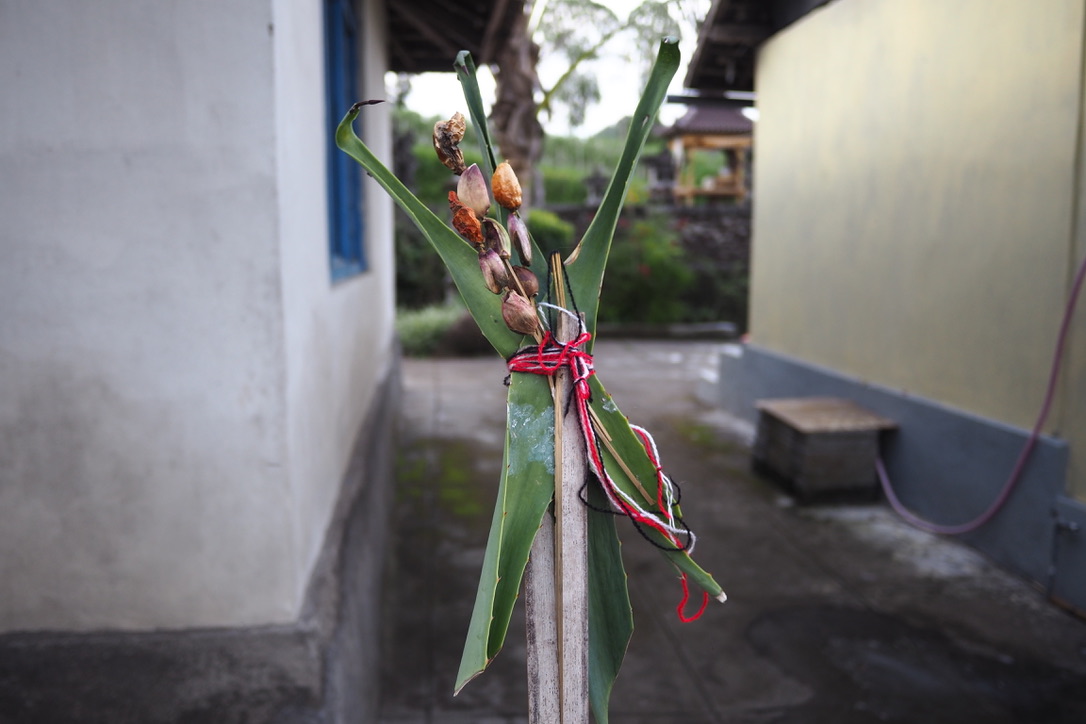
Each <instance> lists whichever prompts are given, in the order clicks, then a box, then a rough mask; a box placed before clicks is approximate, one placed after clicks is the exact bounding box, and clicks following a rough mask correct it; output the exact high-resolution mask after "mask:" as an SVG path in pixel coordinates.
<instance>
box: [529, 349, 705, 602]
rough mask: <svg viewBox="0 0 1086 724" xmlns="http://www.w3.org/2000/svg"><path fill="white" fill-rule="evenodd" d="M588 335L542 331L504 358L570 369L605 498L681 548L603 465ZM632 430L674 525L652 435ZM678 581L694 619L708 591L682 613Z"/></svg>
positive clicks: (545, 370)
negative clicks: (564, 336)
mask: <svg viewBox="0 0 1086 724" xmlns="http://www.w3.org/2000/svg"><path fill="white" fill-rule="evenodd" d="M591 338H592V335H591V334H589V333H588V332H582V333H581V334H579V335H578V336H577V338H576V339H574V340H572V341H571V342H569V343H566V344H563V343H561V342H558V341H557V340H556V339H555V338H554V336H553V335H552V334H551V333H550V332H549V331H548V332H545V333H544V335H543V338H542V339H541V340H540V342H539V344H538V345H535V347H534V349H533V348H532V347H528V348H525V349H523V350H521V351H520V352H518V353H517V354H515V355H513V357H511V358H510V359H509V360H508V366H509V371H510V372H527V373H530V374H537V375H548V376H551V375H554V374H555V373H556V372H558V370H560V369H562V368H568V369H569V370H570V372H571V375H572V377H573V390H574V399H575V400H576V402H577V417H578V420H579V422H580V426H581V432H582V434H583V435H584V442H585V450H586V451H587V453H588V458H589V467H590V468H591V470H592V472H593V473H594V474H595V475H596V478H597V479H598V480H599V481H600V483H601V485H602V486H603V488H604V492H606V493H607V497H608V499H609V500H610V501H611V503H612V505H614V506H615V507H616V508H617V509H618V510H619V512H621V513H622V514H624V515H626V516H627V517H629V518H631V519H633V520H634V521H635V522H636V523H637V524H639V525H644V526H647V527H649V528H652V529H653V530H655V531H656V532H658V533H659V534H660V535H661V536H663V537H664V538H665V539H667V540H668V541H669V542H670V543H672V544H673V545H674V546H675V548H676V549H677V550H681V549H682V548H683V546H682V544H681V543H680V542H679V541H678V539H677V538H676V537H675V535H674V534H673V533H672V532H671V531H670V530H668V529H667V528H666V527H664V525H662V524H661V523H660V521H658V520H656V519H655V518H653V517H652V516H651V515H646V514H644V513H642V512H641V511H640V510H638V509H637V508H635V507H633V506H631V505H630V504H628V503H627V502H626V501H625V500H623V499H622V496H621V495H619V494H618V493H617V490H616V487H615V483H614V481H613V480H611V477H610V476H609V475H608V474H607V471H606V470H605V469H604V465H603V458H602V455H601V454H600V447H599V445H598V443H597V441H596V433H595V429H594V428H593V427H592V419H591V415H590V414H589V407H588V403H589V400H590V399H591V396H592V390H591V387H590V386H589V384H588V378H589V377H591V376H592V375H593V374H595V368H594V366H593V364H592V355H591V354H589V353H588V352H585V351H584V349H583V346H584V345H585V344H586V343H587V342H588V340H590V339H591ZM633 430H634V432H635V434H636V435H637V436H638V438H639V439H640V441H641V444H642V445H643V446H644V448H645V453H646V454H647V455H648V458H649V461H650V462H651V463H652V465H653V468H655V471H656V483H657V485H656V503H657V506H658V507H659V509H660V511H661V513H662V514H663V515H664V516H665V517H666V518H667V520H668V523H669V524H670V525H674V522H675V517H674V514H673V513H672V511H671V507H670V505H668V504H667V501H665V500H664V489H665V486H666V485H668V481H667V480H666V476H665V474H664V471H663V470H662V469H661V467H660V463H659V461H658V460H657V458H656V454H655V452H654V447H655V446H654V445H653V443H652V439H651V438H650V437H649V435H648V433H647V432H645V431H644V430H642V429H641V428H637V427H634V428H633ZM681 582H682V588H683V597H682V601H681V602H680V603H679V606H678V609H677V610H678V614H679V620H680V621H682V622H683V623H689V622H691V621H696V620H698V619H699V618H700V617H701V615H702V613H704V612H705V608H706V606H708V604H709V594H708V593H707V592H704V591H703V592H702V602H701V608H700V609H698V612H697V613H695V614H694V615H693V616H687V615H686V614H685V613H684V610H685V608H686V604H687V602H688V601H689V600H690V586H689V583H688V581H687V576H686V574H685V573H682V575H681Z"/></svg>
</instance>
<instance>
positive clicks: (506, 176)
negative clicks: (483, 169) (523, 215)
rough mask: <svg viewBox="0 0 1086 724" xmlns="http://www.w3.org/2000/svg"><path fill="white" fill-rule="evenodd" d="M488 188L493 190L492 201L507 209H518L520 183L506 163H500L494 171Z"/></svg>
mask: <svg viewBox="0 0 1086 724" xmlns="http://www.w3.org/2000/svg"><path fill="white" fill-rule="evenodd" d="M490 186H491V188H492V189H493V190H494V200H495V201H497V202H498V203H499V204H501V205H502V206H504V207H505V208H507V209H509V210H510V211H516V210H517V209H519V208H520V202H521V197H520V181H518V180H517V175H516V174H515V173H513V167H512V166H510V165H509V162H508V161H502V162H501V163H499V164H498V168H496V169H494V176H493V177H492V178H491V179H490Z"/></svg>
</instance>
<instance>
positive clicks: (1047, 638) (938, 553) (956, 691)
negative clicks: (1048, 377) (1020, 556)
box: [381, 340, 1086, 724]
mask: <svg viewBox="0 0 1086 724" xmlns="http://www.w3.org/2000/svg"><path fill="white" fill-rule="evenodd" d="M718 353H719V346H718V345H715V344H712V343H705V342H674V341H668V342H655V341H641V340H639V341H636V342H634V341H628V342H627V341H621V340H618V341H610V340H604V341H603V342H601V343H599V344H598V345H597V348H596V369H597V372H598V374H599V375H600V378H601V380H602V382H603V384H604V385H605V386H606V388H607V389H608V391H609V392H610V393H611V394H612V395H613V396H614V398H615V401H616V402H617V403H618V405H619V407H620V408H621V409H622V410H623V412H624V413H625V414H626V415H627V416H628V417H629V418H630V419H631V420H632V421H633V422H635V423H637V424H640V425H642V426H644V427H646V428H648V429H649V430H650V431H651V432H652V433H653V434H654V435H655V437H656V441H657V444H658V446H659V448H660V453H661V455H662V458H663V464H664V467H665V469H667V470H668V472H669V473H670V474H671V475H672V477H673V478H675V479H676V480H677V481H679V482H680V483H681V485H682V490H683V509H684V512H685V513H686V516H687V520H688V522H689V523H690V524H691V526H692V527H693V528H694V530H695V531H696V532H697V533H698V536H699V543H698V549H697V556H696V557H697V559H698V561H699V563H701V565H702V566H703V567H705V568H706V569H708V570H709V571H711V572H712V573H713V574H714V575H715V577H716V578H717V580H718V581H719V582H720V583H721V585H723V586H724V589H725V591H727V593H728V595H729V601H728V602H727V603H726V604H724V605H717V604H713V605H711V607H710V608H709V610H708V611H707V612H706V613H705V615H704V616H703V617H702V619H701V620H699V621H697V622H695V623H689V624H683V623H680V622H679V621H678V620H677V618H676V615H675V611H674V607H675V605H676V604H677V603H678V601H679V598H680V594H681V591H680V589H679V586H678V582H677V580H676V579H675V577H674V576H673V575H672V573H671V568H670V566H668V565H667V564H666V563H665V561H664V560H663V559H662V558H661V556H660V555H659V554H658V553H657V552H656V551H655V550H654V549H652V548H651V547H650V546H648V545H647V544H646V543H644V541H642V540H641V539H640V537H639V536H638V535H637V534H636V533H634V532H633V531H632V529H629V528H628V527H626V528H624V527H623V523H624V521H619V524H620V528H619V530H620V534H621V535H622V536H623V540H624V543H625V545H624V546H623V554H624V557H625V561H626V569H627V572H628V574H629V577H630V595H631V598H632V601H633V605H634V617H635V619H634V620H635V627H636V628H635V632H634V638H633V641H632V642H631V645H630V649H629V652H628V654H627V657H626V662H625V664H624V667H623V670H622V673H621V674H620V676H619V679H618V681H617V683H616V685H615V689H614V693H613V696H612V703H611V721H612V722H615V724H670V723H672V722H676V723H678V722H684V723H687V724H721V723H723V722H728V723H729V724H735V723H741V724H746V723H750V724H754V723H769V722H776V723H779V724H799V723H801V722H802V723H804V724H819V723H822V722H825V723H827V724H829V723H831V722H832V723H834V724H863V723H867V722H900V723H901V724H906V723H912V722H925V724H958V723H960V722H968V723H970V724H988V723H991V724H996V723H999V724H1003V723H1012V722H1023V723H1026V722H1029V723H1031V724H1034V723H1035V724H1042V723H1043V724H1062V723H1064V722H1066V723H1068V724H1070V722H1083V721H1086V622H1083V621H1081V620H1079V619H1076V618H1074V617H1072V616H1071V615H1069V614H1067V613H1065V612H1063V611H1061V610H1059V609H1057V608H1056V607H1054V606H1052V605H1051V604H1049V603H1048V602H1047V600H1046V599H1045V596H1044V594H1043V592H1041V591H1038V590H1036V589H1035V588H1034V587H1032V586H1031V585H1029V584H1027V583H1024V582H1022V581H1020V580H1018V579H1016V578H1014V577H1012V576H1010V575H1008V574H1006V573H1004V572H1003V571H1001V570H999V569H997V568H995V567H994V566H992V565H991V564H989V563H988V562H987V560H986V559H984V558H983V557H982V556H980V555H979V554H977V553H976V552H974V551H972V550H971V549H969V548H966V547H964V546H962V545H960V544H958V543H956V542H955V541H953V540H946V539H942V538H937V537H934V536H930V535H928V534H925V533H922V532H920V531H917V530H915V529H913V528H911V527H909V526H907V525H905V524H904V523H902V522H900V521H899V520H898V519H896V518H895V517H894V516H893V514H892V513H890V512H889V511H888V510H887V509H886V508H885V507H884V506H882V505H837V506H812V507H803V506H796V505H794V504H793V503H792V501H791V500H790V499H789V498H788V497H787V496H785V495H783V494H782V493H781V492H780V490H779V489H778V488H777V487H776V486H775V485H773V484H771V483H769V482H767V481H764V480H762V479H760V478H758V477H756V476H754V475H752V474H751V473H750V460H749V458H750V455H749V447H748V443H749V434H750V431H749V430H743V429H742V428H737V427H736V426H734V425H732V424H731V421H730V420H729V419H728V418H727V416H725V415H723V414H722V413H721V412H720V411H718V410H715V409H713V408H712V407H710V406H708V405H706V404H705V403H704V402H702V401H701V399H702V396H699V394H698V390H699V388H700V387H702V386H704V385H706V384H711V382H712V378H713V376H714V375H715V370H716V355H717V354H718ZM403 373H404V386H405V390H404V392H405V394H404V409H403V413H402V419H401V421H400V453H399V472H398V490H397V502H396V508H395V519H394V521H393V530H394V534H395V540H394V541H393V548H394V560H393V561H392V562H391V564H390V566H389V573H388V577H387V582H386V591H385V594H386V600H385V607H386V608H385V615H384V620H385V621H386V624H387V625H386V628H385V640H384V643H383V646H384V651H383V660H384V661H385V669H384V676H383V686H382V690H383V703H382V718H381V721H382V722H384V724H423V723H426V724H431V723H433V724H467V723H468V722H471V723H473V724H498V723H499V722H500V723H502V724H512V723H514V722H516V723H520V722H527V693H526V691H527V687H526V684H525V673H524V672H525V664H524V643H523V639H524V634H523V621H522V618H523V615H522V613H519V612H518V613H516V614H514V624H513V626H512V628H511V630H510V634H509V638H508V641H507V644H506V647H505V650H504V651H502V652H501V654H500V655H499V656H498V657H497V659H496V660H495V662H494V663H493V664H492V665H491V667H490V669H489V670H488V671H487V672H485V673H484V674H483V675H482V676H480V677H479V678H478V679H476V680H475V681H473V682H471V683H470V684H468V686H467V687H466V688H465V690H464V691H463V692H462V693H461V694H460V695H459V696H458V697H455V698H454V697H453V696H452V686H453V679H454V677H455V674H456V671H457V666H458V663H459V656H460V649H461V646H462V644H463V639H464V635H465V632H466V628H467V623H468V618H469V616H470V613H471V607H472V604H473V602H474V596H475V588H476V584H477V581H478V575H479V568H480V564H481V560H482V555H483V549H484V546H485V544H486V535H487V530H488V527H489V522H490V516H491V512H492V508H493V503H494V495H495V490H496V486H497V481H498V475H499V469H500V465H501V441H502V437H503V434H504V426H505V419H504V418H505V407H504V398H505V387H503V385H502V379H503V378H504V377H505V374H506V372H505V369H504V365H503V364H502V362H501V360H499V359H497V358H494V357H485V358H477V359H444V360H406V361H405V364H404V369H403Z"/></svg>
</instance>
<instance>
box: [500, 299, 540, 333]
mask: <svg viewBox="0 0 1086 724" xmlns="http://www.w3.org/2000/svg"><path fill="white" fill-rule="evenodd" d="M502 319H504V320H505V326H507V327H509V329H511V330H513V331H514V332H520V333H521V334H531V335H534V334H536V333H537V332H539V330H540V325H539V317H538V315H536V313H535V306H534V305H533V304H532V303H531V302H529V301H528V300H527V299H525V298H524V297H522V296H520V295H519V294H517V293H516V292H514V291H513V290H512V289H510V290H509V291H507V292H506V293H505V299H503V300H502Z"/></svg>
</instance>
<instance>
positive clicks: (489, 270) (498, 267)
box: [479, 249, 510, 294]
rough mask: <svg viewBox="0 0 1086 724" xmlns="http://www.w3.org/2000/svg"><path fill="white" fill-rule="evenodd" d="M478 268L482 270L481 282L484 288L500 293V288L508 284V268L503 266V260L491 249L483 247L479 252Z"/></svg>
mask: <svg viewBox="0 0 1086 724" xmlns="http://www.w3.org/2000/svg"><path fill="white" fill-rule="evenodd" d="M479 269H480V270H482V272H483V282H484V283H485V284H486V288H487V289H489V290H490V291H492V292H494V293H495V294H501V293H502V290H503V289H505V288H506V287H508V286H509V282H510V279H509V270H508V269H506V268H505V262H504V261H502V258H501V257H500V256H498V252H496V251H494V250H493V249H484V250H483V251H481V252H479Z"/></svg>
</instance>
